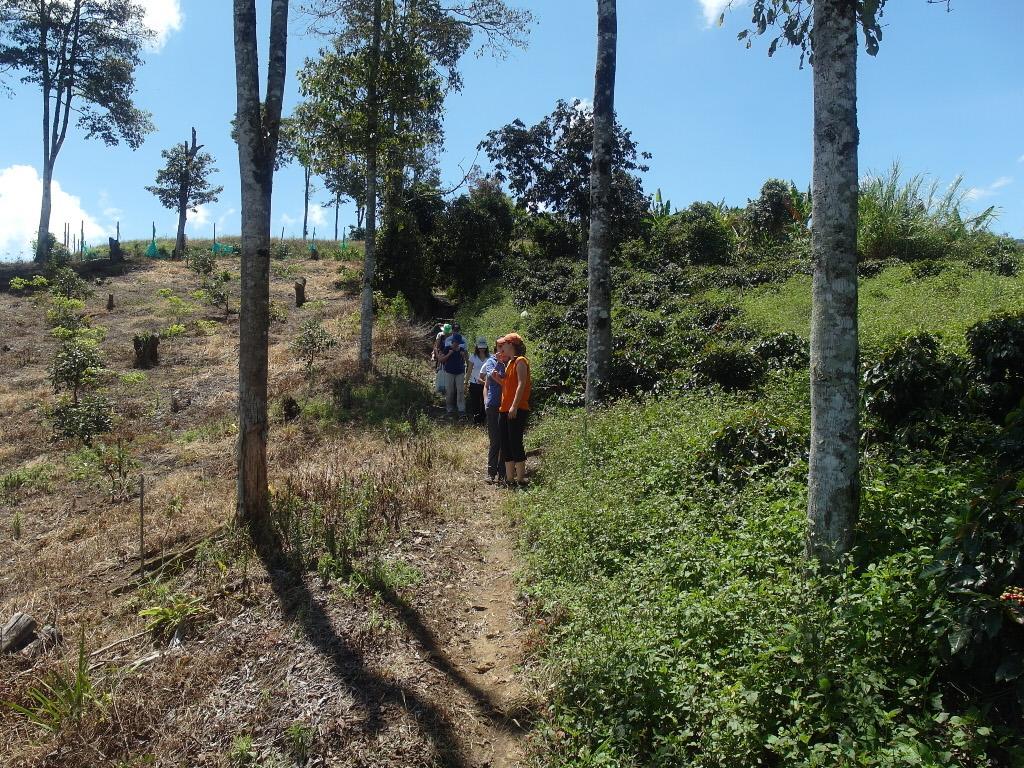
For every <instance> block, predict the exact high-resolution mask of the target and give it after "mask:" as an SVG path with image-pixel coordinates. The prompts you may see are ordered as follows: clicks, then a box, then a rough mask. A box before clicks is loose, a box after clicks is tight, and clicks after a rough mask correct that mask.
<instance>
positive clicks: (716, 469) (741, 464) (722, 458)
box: [698, 411, 807, 482]
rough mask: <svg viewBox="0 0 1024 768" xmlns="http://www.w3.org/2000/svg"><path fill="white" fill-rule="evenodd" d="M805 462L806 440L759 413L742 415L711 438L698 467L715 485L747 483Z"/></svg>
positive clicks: (805, 437) (785, 426) (726, 424)
mask: <svg viewBox="0 0 1024 768" xmlns="http://www.w3.org/2000/svg"><path fill="white" fill-rule="evenodd" d="M806 458H807V436H806V435H802V434H798V433H797V432H796V431H795V430H794V429H793V428H792V427H791V426H788V425H786V424H782V423H780V422H779V421H778V420H777V419H776V418H773V417H772V416H770V415H768V414H766V413H763V412H760V411H751V412H748V413H743V414H740V415H738V416H737V417H735V418H733V419H731V420H729V421H727V422H726V423H725V424H723V425H722V426H721V427H720V428H719V429H717V430H716V431H715V432H713V433H712V435H711V442H710V444H709V445H708V448H707V449H706V450H705V451H704V452H702V454H701V455H700V459H699V460H698V466H701V465H703V467H704V469H705V471H706V472H707V473H708V474H709V475H710V476H711V477H712V478H713V479H714V480H715V481H716V482H721V481H723V480H740V479H746V478H748V477H750V476H752V475H754V474H759V473H768V474H770V473H772V472H775V471H777V470H779V469H780V468H782V467H784V466H787V465H788V464H791V463H793V462H796V461H800V460H805V459H806Z"/></svg>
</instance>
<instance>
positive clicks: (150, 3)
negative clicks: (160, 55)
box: [139, 0, 185, 51]
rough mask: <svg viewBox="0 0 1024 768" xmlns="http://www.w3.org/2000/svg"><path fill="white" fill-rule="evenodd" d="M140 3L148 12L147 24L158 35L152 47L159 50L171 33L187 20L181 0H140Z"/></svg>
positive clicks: (146, 12)
mask: <svg viewBox="0 0 1024 768" xmlns="http://www.w3.org/2000/svg"><path fill="white" fill-rule="evenodd" d="M139 4H140V5H142V9H143V11H144V12H145V14H146V26H147V27H149V28H150V29H151V30H153V33H154V34H155V35H156V37H154V38H153V40H152V42H151V43H150V48H152V50H154V51H159V50H160V49H161V48H163V47H164V45H165V44H166V43H167V38H168V37H170V35H171V33H172V32H177V31H178V30H180V29H181V25H182V23H184V21H185V16H184V14H183V13H182V12H181V3H180V2H179V0H139Z"/></svg>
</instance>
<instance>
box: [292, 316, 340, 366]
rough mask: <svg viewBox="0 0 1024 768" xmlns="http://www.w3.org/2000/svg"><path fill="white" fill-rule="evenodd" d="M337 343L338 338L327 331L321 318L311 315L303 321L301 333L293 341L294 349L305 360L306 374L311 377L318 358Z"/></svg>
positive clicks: (300, 328)
mask: <svg viewBox="0 0 1024 768" xmlns="http://www.w3.org/2000/svg"><path fill="white" fill-rule="evenodd" d="M337 343H338V342H337V340H336V339H335V338H334V337H333V336H331V335H330V334H329V333H327V329H326V328H324V326H323V324H322V323H321V322H320V319H319V318H316V317H310V318H307V319H306V320H303V321H302V325H301V326H300V327H299V335H298V336H296V337H295V341H293V342H292V351H293V352H295V354H296V356H298V357H300V358H302V359H303V360H304V361H305V364H306V376H307V377H311V376H312V375H313V370H314V368H313V365H314V363H315V362H316V359H317V358H318V357H320V356H321V355H323V354H324V353H325V352H327V350H329V349H331V348H332V347H334V346H336V345H337Z"/></svg>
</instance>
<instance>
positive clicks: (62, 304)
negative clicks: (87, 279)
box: [46, 296, 89, 332]
mask: <svg viewBox="0 0 1024 768" xmlns="http://www.w3.org/2000/svg"><path fill="white" fill-rule="evenodd" d="M84 311H85V302H83V301H82V300H81V299H70V298H67V297H66V296H52V297H51V298H50V306H49V309H47V310H46V322H47V323H48V324H49V325H50V327H51V328H55V329H61V330H65V331H70V332H75V331H78V330H80V329H82V328H86V327H88V325H89V321H88V320H87V319H86V317H85V315H84Z"/></svg>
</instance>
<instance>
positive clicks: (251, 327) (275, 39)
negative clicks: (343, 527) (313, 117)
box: [234, 0, 288, 541]
mask: <svg viewBox="0 0 1024 768" xmlns="http://www.w3.org/2000/svg"><path fill="white" fill-rule="evenodd" d="M234 12H235V13H234V17H235V18H234V38H235V75H236V89H237V99H238V112H237V124H238V164H239V173H240V180H241V189H242V275H241V284H242V293H241V302H240V307H239V355H238V500H237V504H238V506H237V515H238V518H239V521H240V522H242V523H244V524H246V525H247V526H248V527H249V529H250V531H251V532H252V534H253V536H254V538H256V539H257V541H266V540H267V539H268V538H269V536H270V520H269V511H270V500H269V493H268V489H267V429H268V421H267V342H268V329H269V327H270V214H271V208H270V202H271V193H272V191H273V181H274V155H275V152H276V148H277V139H278V132H279V129H280V122H281V101H282V97H283V94H284V79H285V61H286V44H287V35H288V0H273V2H272V5H271V11H270V14H271V20H270V47H269V68H268V69H269V71H268V74H267V96H266V112H265V116H264V115H262V114H261V112H262V110H261V106H260V94H259V60H258V57H257V49H256V4H255V0H234Z"/></svg>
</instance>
